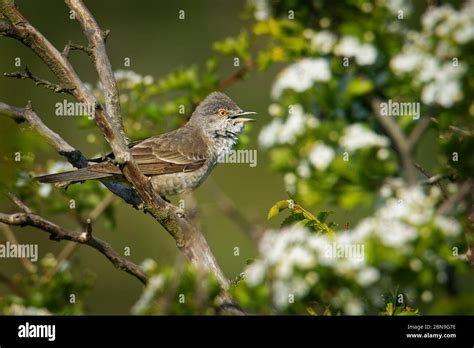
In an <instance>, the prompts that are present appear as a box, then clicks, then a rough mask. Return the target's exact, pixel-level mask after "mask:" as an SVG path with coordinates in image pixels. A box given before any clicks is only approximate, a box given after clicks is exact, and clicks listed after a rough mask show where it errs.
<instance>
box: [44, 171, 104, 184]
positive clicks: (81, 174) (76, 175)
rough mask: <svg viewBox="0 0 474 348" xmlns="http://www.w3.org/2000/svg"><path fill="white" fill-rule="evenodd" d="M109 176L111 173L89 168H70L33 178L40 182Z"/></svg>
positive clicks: (69, 181) (71, 181)
mask: <svg viewBox="0 0 474 348" xmlns="http://www.w3.org/2000/svg"><path fill="white" fill-rule="evenodd" d="M110 176H113V174H110V173H101V172H96V171H92V170H90V168H80V169H78V170H71V171H69V172H64V173H57V174H48V175H42V176H37V177H36V178H35V179H36V180H38V181H39V182H42V183H56V182H67V183H74V182H79V181H84V180H91V179H101V178H106V177H110Z"/></svg>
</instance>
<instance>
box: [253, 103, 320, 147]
mask: <svg viewBox="0 0 474 348" xmlns="http://www.w3.org/2000/svg"><path fill="white" fill-rule="evenodd" d="M311 118H312V116H308V115H306V114H305V113H304V110H303V107H302V106H301V105H299V104H296V105H293V106H292V111H291V112H290V114H289V115H288V117H287V118H286V121H283V120H281V119H279V118H277V119H274V120H273V121H272V122H270V123H269V124H268V125H266V126H265V127H264V128H263V129H262V130H261V132H260V135H259V137H258V141H259V143H260V145H261V146H262V147H263V148H269V147H272V146H274V145H276V144H293V143H294V142H295V141H296V139H297V137H298V136H299V135H301V134H302V133H303V132H304V130H305V125H306V124H307V123H308V121H309V120H310V119H311Z"/></svg>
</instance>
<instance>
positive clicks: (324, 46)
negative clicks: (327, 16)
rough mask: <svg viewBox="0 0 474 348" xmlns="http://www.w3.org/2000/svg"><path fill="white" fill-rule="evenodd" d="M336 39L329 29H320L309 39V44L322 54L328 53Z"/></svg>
mask: <svg viewBox="0 0 474 348" xmlns="http://www.w3.org/2000/svg"><path fill="white" fill-rule="evenodd" d="M336 40H337V38H336V35H334V34H333V33H332V32H330V31H329V30H321V31H319V32H317V33H316V34H315V35H314V36H313V38H312V39H311V46H312V47H313V48H316V49H317V50H319V51H320V52H321V53H323V54H328V53H330V52H331V50H332V49H333V47H334V44H335V43H336Z"/></svg>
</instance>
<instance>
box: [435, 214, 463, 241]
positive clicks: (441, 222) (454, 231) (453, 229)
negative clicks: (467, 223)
mask: <svg viewBox="0 0 474 348" xmlns="http://www.w3.org/2000/svg"><path fill="white" fill-rule="evenodd" d="M434 223H435V225H436V226H437V227H438V228H439V229H440V230H441V232H443V233H444V234H445V235H447V236H458V235H459V234H460V232H461V225H460V224H459V222H457V221H456V220H454V219H451V218H448V217H446V216H443V215H437V216H436V217H435V220H434Z"/></svg>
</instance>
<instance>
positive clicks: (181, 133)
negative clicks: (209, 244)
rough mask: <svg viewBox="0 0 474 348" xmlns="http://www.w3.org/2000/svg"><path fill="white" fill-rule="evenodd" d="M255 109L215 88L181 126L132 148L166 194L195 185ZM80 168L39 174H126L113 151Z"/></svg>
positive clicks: (71, 177)
mask: <svg viewBox="0 0 474 348" xmlns="http://www.w3.org/2000/svg"><path fill="white" fill-rule="evenodd" d="M249 114H255V112H251V111H243V110H242V109H241V108H239V107H238V106H237V104H236V103H234V102H233V101H232V99H230V98H229V97H228V96H226V95H225V94H223V93H220V92H214V93H211V94H210V95H209V96H207V98H206V99H204V101H202V102H201V103H200V104H199V105H198V107H197V108H196V110H195V111H194V112H193V114H192V115H191V118H190V119H189V121H188V122H187V123H186V124H185V125H184V126H183V127H181V128H178V129H176V130H174V131H171V132H169V133H165V134H160V135H156V136H153V137H150V138H148V139H145V140H139V141H135V142H132V143H130V144H129V148H130V152H131V154H132V156H133V158H134V159H135V161H136V163H137V165H138V167H139V168H140V170H141V171H142V173H143V174H144V175H146V176H149V177H151V182H152V185H153V188H154V189H155V190H156V192H158V193H159V194H160V195H161V196H162V197H166V196H168V195H174V194H179V193H183V192H188V191H191V190H194V189H195V188H196V187H198V186H199V185H200V184H201V183H202V182H203V181H204V179H206V177H207V176H208V175H209V173H210V172H211V171H212V169H213V168H214V167H215V165H216V164H217V162H218V159H219V158H220V157H221V156H224V155H225V154H226V153H228V152H229V151H230V150H231V149H232V147H233V146H234V145H235V143H236V142H237V140H238V137H239V135H240V134H241V133H242V131H243V128H244V124H245V123H246V122H249V121H253V119H251V118H246V117H242V116H245V115H249ZM90 162H92V163H91V165H90V166H88V167H85V168H81V169H78V170H73V171H69V172H63V173H58V174H50V175H44V176H39V177H37V178H36V179H38V181H39V182H42V183H66V184H69V183H76V182H82V181H84V180H91V179H102V178H113V179H123V177H122V175H121V174H122V173H121V171H120V168H119V167H118V166H117V165H116V164H115V163H113V154H109V155H108V156H106V157H104V158H98V159H92V160H90Z"/></svg>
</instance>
